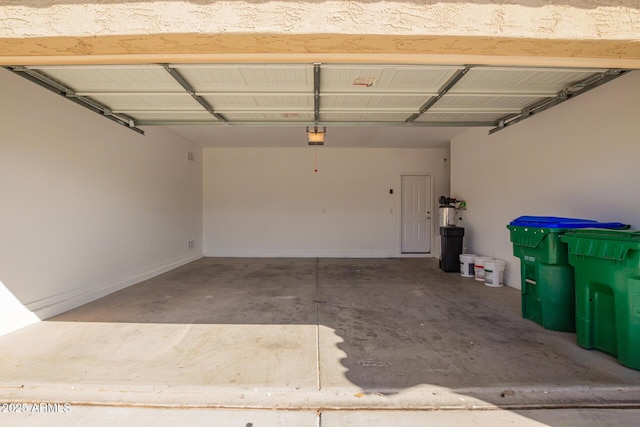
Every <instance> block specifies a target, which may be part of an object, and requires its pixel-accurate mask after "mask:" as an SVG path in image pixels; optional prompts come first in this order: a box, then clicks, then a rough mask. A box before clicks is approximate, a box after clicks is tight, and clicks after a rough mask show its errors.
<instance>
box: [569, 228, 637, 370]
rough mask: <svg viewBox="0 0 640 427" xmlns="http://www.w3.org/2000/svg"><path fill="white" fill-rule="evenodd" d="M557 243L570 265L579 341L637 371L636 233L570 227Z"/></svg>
mask: <svg viewBox="0 0 640 427" xmlns="http://www.w3.org/2000/svg"><path fill="white" fill-rule="evenodd" d="M562 241H563V242H566V243H567V244H568V245H569V263H570V264H571V265H572V266H573V267H574V268H575V278H576V332H577V339H578V344H579V345H580V346H581V347H584V348H588V349H594V348H595V349H598V350H601V351H604V352H606V353H609V354H611V355H614V356H617V358H618V361H619V362H620V363H621V364H622V365H624V366H627V367H629V368H633V369H640V231H628V230H617V231H616V230H590V229H585V230H574V231H571V232H568V233H566V234H565V235H564V236H563V237H562Z"/></svg>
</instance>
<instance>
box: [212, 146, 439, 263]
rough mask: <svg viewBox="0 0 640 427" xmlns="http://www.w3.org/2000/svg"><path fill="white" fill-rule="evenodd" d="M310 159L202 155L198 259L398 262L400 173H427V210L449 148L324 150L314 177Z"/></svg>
mask: <svg viewBox="0 0 640 427" xmlns="http://www.w3.org/2000/svg"><path fill="white" fill-rule="evenodd" d="M265 138H268V134H265ZM265 143H269V142H268V141H265ZM300 144H301V145H303V144H306V141H305V140H304V135H303V137H302V138H301V141H300ZM329 144H330V142H329V141H327V145H329ZM315 153H316V149H315V148H313V147H306V146H303V147H300V148H205V149H204V166H203V167H204V197H203V203H204V253H205V255H206V256H284V257H296V256H300V257H315V256H318V257H328V256H335V257H388V256H399V255H400V216H399V214H400V176H401V174H402V173H407V172H408V173H417V172H420V173H425V174H432V175H433V187H434V188H433V194H432V196H433V209H437V201H436V200H437V197H438V196H439V195H442V194H446V193H448V191H449V162H448V157H449V151H448V149H383V148H331V147H329V146H324V147H320V148H318V150H317V153H318V170H319V171H318V173H314V167H315V166H314V162H315ZM445 158H447V161H444V159H445ZM389 189H394V194H393V195H390V194H389ZM432 212H434V211H432ZM435 213H436V214H435V215H434V216H432V219H433V224H434V226H433V233H432V234H433V241H434V245H433V249H434V251H433V255H434V256H437V255H439V244H438V239H437V238H436V235H435V234H436V225H437V210H436V211H435Z"/></svg>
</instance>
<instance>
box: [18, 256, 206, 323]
mask: <svg viewBox="0 0 640 427" xmlns="http://www.w3.org/2000/svg"><path fill="white" fill-rule="evenodd" d="M202 257H203V255H202V252H198V253H195V254H193V253H190V254H187V255H183V256H180V257H177V258H173V259H170V260H167V261H163V262H160V263H157V264H153V265H150V266H148V267H144V268H142V269H139V270H136V271H134V272H132V273H130V274H128V275H127V276H126V277H123V278H122V279H119V280H117V281H115V282H112V283H107V284H104V285H101V286H99V287H96V288H93V289H89V290H87V289H86V288H80V289H77V290H73V291H70V292H65V293H62V294H58V295H53V296H50V297H47V298H43V299H40V300H38V301H34V302H31V303H29V304H25V307H26V308H27V309H29V311H31V312H33V313H34V314H35V315H36V316H38V318H39V319H41V320H44V319H48V318H49V317H52V316H55V315H57V314H60V313H64V312H65V311H69V310H71V309H73V308H76V307H78V306H81V305H83V304H86V303H88V302H91V301H94V300H96V299H98V298H102V297H103V296H105V295H109V294H111V293H113V292H116V291H119V290H120V289H124V288H126V287H128V286H131V285H135V284H136V283H140V282H142V281H144V280H147V279H150V278H152V277H155V276H158V275H160V274H162V273H166V272H167V271H170V270H173V269H174V268H177V267H180V266H182V265H184V264H188V263H190V262H193V261H196V260H198V259H200V258H202Z"/></svg>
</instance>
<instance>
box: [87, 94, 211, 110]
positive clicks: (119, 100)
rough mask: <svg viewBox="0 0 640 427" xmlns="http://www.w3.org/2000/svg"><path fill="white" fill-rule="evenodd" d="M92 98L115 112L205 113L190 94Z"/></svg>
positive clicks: (92, 95) (94, 96) (101, 96)
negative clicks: (186, 111)
mask: <svg viewBox="0 0 640 427" xmlns="http://www.w3.org/2000/svg"><path fill="white" fill-rule="evenodd" d="M89 96H91V98H93V99H95V100H97V101H99V102H101V103H103V104H105V105H109V107H110V108H111V109H112V110H113V111H143V110H144V111H157V110H167V111H172V110H173V111H182V110H195V111H203V108H202V106H201V105H200V104H198V103H197V102H196V101H195V100H194V99H193V98H192V97H191V96H189V94H187V93H178V94H164V93H148V94H140V93H135V94H131V93H129V94H117V95H115V94H108V95H105V94H96V93H89Z"/></svg>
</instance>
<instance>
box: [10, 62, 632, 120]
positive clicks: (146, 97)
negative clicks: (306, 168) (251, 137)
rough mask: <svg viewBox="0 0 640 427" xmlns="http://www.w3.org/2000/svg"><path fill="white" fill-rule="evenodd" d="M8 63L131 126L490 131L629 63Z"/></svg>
mask: <svg viewBox="0 0 640 427" xmlns="http://www.w3.org/2000/svg"><path fill="white" fill-rule="evenodd" d="M9 68H10V69H12V70H13V71H14V72H16V73H19V74H22V75H23V76H24V77H26V78H28V79H30V80H32V81H36V82H38V83H39V84H41V85H43V86H45V87H47V88H48V89H50V90H53V91H54V92H56V93H58V94H61V95H63V96H67V97H69V98H71V99H72V100H74V101H76V102H78V103H80V104H83V105H85V106H87V107H88V108H90V109H92V110H93V111H97V112H100V113H102V114H103V115H104V116H105V117H108V118H111V119H112V120H115V121H118V122H119V123H120V124H123V125H125V126H129V127H135V126H137V125H140V126H144V125H163V124H173V123H181V122H182V123H185V124H186V123H189V124H192V125H195V124H198V123H202V124H204V125H208V124H211V123H225V122H229V123H234V122H238V124H240V125H242V124H245V125H246V124H248V123H251V124H260V123H262V124H276V125H277V124H282V125H289V124H291V123H300V124H306V125H312V124H314V123H316V124H317V125H325V126H327V125H328V126H331V123H332V122H335V123H341V124H344V123H347V122H348V123H352V124H355V125H358V126H371V125H376V124H377V123H384V124H385V125H397V126H405V125H422V126H495V127H496V129H494V130H492V131H495V130H499V129H502V128H504V127H505V126H510V125H512V124H515V123H517V122H519V121H521V120H523V119H526V118H527V117H529V116H530V115H532V114H535V113H537V112H539V111H544V110H545V109H548V108H551V107H552V106H554V105H557V104H559V103H561V102H563V101H565V100H567V99H570V98H571V97H573V96H575V95H576V94H579V93H582V92H584V91H586V90H588V89H590V88H592V87H595V86H598V85H600V84H602V83H605V82H607V81H609V80H612V79H614V78H616V77H617V76H619V75H622V74H623V73H625V72H628V71H629V70H603V69H569V68H535V67H529V68H523V67H490V66H463V65H438V66H435V65H434V66H432V65H396V64H344V63H342V64H313V63H308V64H253V63H247V64H229V63H227V64H147V65H68V66H29V67H19V66H16V67H9ZM114 114H115V115H119V116H118V117H115V116H114ZM132 119H134V120H132ZM135 130H137V131H139V132H141V130H140V129H137V128H136V129H135Z"/></svg>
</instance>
